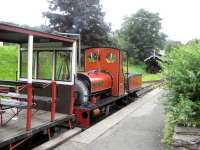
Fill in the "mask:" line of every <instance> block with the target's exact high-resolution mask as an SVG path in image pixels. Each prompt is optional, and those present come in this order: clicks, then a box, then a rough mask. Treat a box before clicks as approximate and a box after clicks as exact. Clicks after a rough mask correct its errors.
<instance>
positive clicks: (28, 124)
mask: <svg viewBox="0 0 200 150" xmlns="http://www.w3.org/2000/svg"><path fill="white" fill-rule="evenodd" d="M27 96H28V97H27V102H28V106H27V107H28V108H27V115H26V118H27V119H26V129H27V130H29V129H31V118H32V117H31V116H32V105H33V104H32V84H31V83H27Z"/></svg>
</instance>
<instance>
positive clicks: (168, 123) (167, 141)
mask: <svg viewBox="0 0 200 150" xmlns="http://www.w3.org/2000/svg"><path fill="white" fill-rule="evenodd" d="M175 124H176V123H175V121H174V117H173V115H172V114H171V113H170V112H167V113H166V114H165V127H164V132H163V138H162V143H163V144H164V146H165V150H171V144H172V138H173V134H174V128H175Z"/></svg>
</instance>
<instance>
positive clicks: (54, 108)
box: [51, 80, 56, 121]
mask: <svg viewBox="0 0 200 150" xmlns="http://www.w3.org/2000/svg"><path fill="white" fill-rule="evenodd" d="M55 114H56V81H55V80H53V81H52V101H51V121H54V120H55Z"/></svg>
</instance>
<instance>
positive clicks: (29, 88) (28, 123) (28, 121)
mask: <svg viewBox="0 0 200 150" xmlns="http://www.w3.org/2000/svg"><path fill="white" fill-rule="evenodd" d="M27 61H28V68H27V70H28V77H27V78H28V86H27V103H28V105H27V115H26V129H27V130H29V129H31V116H32V63H33V35H29V36H28V60H27Z"/></svg>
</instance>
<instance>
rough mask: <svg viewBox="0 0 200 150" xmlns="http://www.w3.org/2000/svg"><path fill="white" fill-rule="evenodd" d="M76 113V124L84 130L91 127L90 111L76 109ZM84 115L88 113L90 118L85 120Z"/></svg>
mask: <svg viewBox="0 0 200 150" xmlns="http://www.w3.org/2000/svg"><path fill="white" fill-rule="evenodd" d="M74 113H75V115H76V124H78V125H79V126H80V127H83V128H89V127H90V111H88V110H87V109H84V108H81V107H75V109H74ZM83 113H87V115H88V117H87V118H84V117H83V115H82V114H83Z"/></svg>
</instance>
